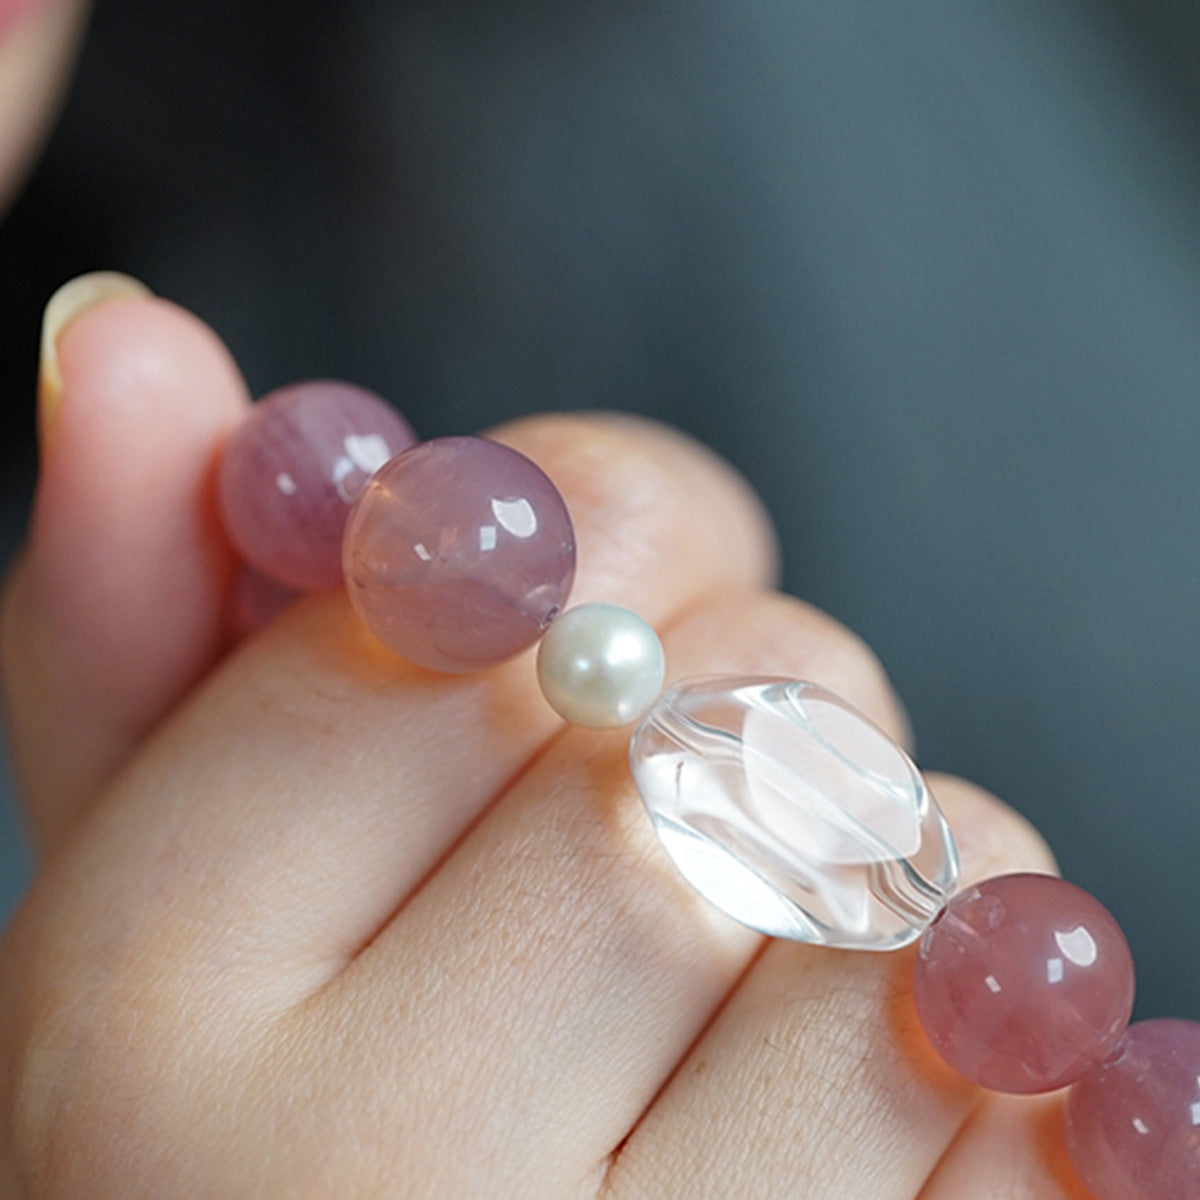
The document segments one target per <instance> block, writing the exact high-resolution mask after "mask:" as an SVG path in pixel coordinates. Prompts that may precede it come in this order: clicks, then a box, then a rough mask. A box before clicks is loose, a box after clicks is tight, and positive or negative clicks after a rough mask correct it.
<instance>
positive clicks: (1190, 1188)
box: [1067, 1020, 1200, 1200]
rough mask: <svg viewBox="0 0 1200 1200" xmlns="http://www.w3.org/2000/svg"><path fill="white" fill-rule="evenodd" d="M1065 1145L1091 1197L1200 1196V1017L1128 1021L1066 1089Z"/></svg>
mask: <svg viewBox="0 0 1200 1200" xmlns="http://www.w3.org/2000/svg"><path fill="white" fill-rule="evenodd" d="M1067 1150H1068V1152H1069V1153H1070V1155H1071V1161H1072V1162H1073V1163H1074V1164H1075V1169H1076V1171H1078V1172H1079V1176H1080V1178H1081V1179H1082V1180H1083V1181H1084V1183H1086V1184H1087V1186H1088V1188H1089V1190H1090V1191H1091V1193H1092V1195H1093V1196H1094V1197H1095V1200H1167V1198H1168V1197H1170V1200H1185V1198H1187V1197H1192V1198H1195V1197H1200V1025H1198V1024H1196V1022H1194V1021H1175V1020H1158V1021H1142V1022H1139V1023H1138V1024H1137V1025H1131V1026H1130V1027H1129V1029H1128V1030H1127V1031H1126V1033H1125V1036H1124V1037H1123V1038H1122V1039H1121V1041H1120V1042H1119V1043H1118V1044H1117V1048H1116V1049H1115V1050H1114V1051H1113V1052H1112V1053H1111V1054H1110V1055H1109V1056H1108V1058H1106V1059H1105V1060H1104V1062H1102V1063H1101V1064H1100V1065H1099V1066H1097V1067H1095V1068H1093V1070H1091V1071H1089V1072H1088V1073H1087V1074H1086V1075H1085V1076H1084V1077H1083V1078H1082V1079H1081V1080H1080V1081H1079V1082H1078V1083H1077V1084H1076V1085H1075V1086H1074V1087H1073V1088H1072V1089H1071V1092H1070V1095H1069V1096H1068V1098H1067Z"/></svg>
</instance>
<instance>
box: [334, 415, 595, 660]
mask: <svg viewBox="0 0 1200 1200" xmlns="http://www.w3.org/2000/svg"><path fill="white" fill-rule="evenodd" d="M342 560H343V568H344V571H345V576H346V586H347V589H348V590H349V592H350V599H351V600H352V601H353V603H354V607H355V608H356V609H357V610H358V613H359V616H361V617H362V619H363V621H364V622H365V623H366V625H367V627H368V628H369V629H370V630H371V631H372V633H374V634H375V636H376V637H377V638H379V640H380V641H381V642H383V643H384V645H386V646H388V647H390V648H391V649H392V650H394V651H395V652H396V653H397V654H399V655H400V656H401V657H403V658H406V659H408V661H409V662H413V663H418V664H420V665H421V666H424V667H430V668H432V669H433V670H435V671H460V672H461V671H475V670H479V669H480V668H482V667H487V666H491V665H492V664H493V663H496V662H499V661H501V660H502V659H505V658H509V657H511V656H512V655H514V654H517V653H518V652H520V651H521V650H524V649H526V647H528V646H531V645H533V643H534V642H535V641H537V639H538V638H539V637H540V636H541V635H542V633H543V632H544V630H545V629H546V627H547V626H548V625H549V624H550V622H551V621H552V620H553V619H554V618H555V617H556V616H557V615H558V614H559V613H560V612H561V611H562V608H563V606H564V605H565V604H566V601H567V596H568V594H569V593H570V590H571V582H572V580H573V579H574V576H575V533H574V530H573V528H572V526H571V518H570V515H569V513H568V512H567V506H566V504H565V503H564V502H563V498H562V496H560V495H559V493H558V489H557V488H556V487H555V486H554V484H553V483H551V482H550V480H549V479H548V478H547V477H546V475H545V474H544V473H543V472H542V471H541V470H540V469H539V468H538V467H537V466H535V465H534V464H533V463H532V462H530V461H529V459H527V458H526V457H525V456H524V455H522V454H518V453H517V452H516V451H515V450H510V449H509V448H508V447H507V446H502V445H500V444H499V443H498V442H490V441H487V440H486V439H484V438H470V437H450V438H437V439H435V440H433V441H429V442H422V443H421V444H420V445H419V446H414V447H413V448H412V449H411V450H409V451H407V452H406V453H404V454H401V455H400V456H399V457H397V458H394V459H392V461H391V462H389V463H388V464H387V465H386V466H385V467H383V468H382V469H381V470H380V471H377V472H376V473H375V474H374V475H373V476H372V477H371V479H370V481H369V482H368V483H367V485H366V487H364V488H363V491H362V494H361V495H360V496H359V498H358V501H357V502H356V504H355V505H354V508H353V509H352V510H351V513H350V518H349V520H348V521H347V523H346V534H345V541H344V545H343V553H342Z"/></svg>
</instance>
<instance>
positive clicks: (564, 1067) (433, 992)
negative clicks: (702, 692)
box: [308, 594, 902, 1196]
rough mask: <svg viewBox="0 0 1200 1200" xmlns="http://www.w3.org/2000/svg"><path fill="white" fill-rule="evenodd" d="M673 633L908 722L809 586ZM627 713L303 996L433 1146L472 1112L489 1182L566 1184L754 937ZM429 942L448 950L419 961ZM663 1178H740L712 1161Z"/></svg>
mask: <svg viewBox="0 0 1200 1200" xmlns="http://www.w3.org/2000/svg"><path fill="white" fill-rule="evenodd" d="M665 644H666V650H667V661H668V665H669V669H670V671H671V673H672V674H673V675H678V674H680V673H685V674H688V673H694V672H697V671H700V670H707V671H729V672H733V673H747V672H751V673H752V672H765V671H773V672H780V673H783V674H795V675H796V676H797V677H800V678H808V679H815V680H817V681H820V682H823V683H825V684H827V685H828V686H829V687H831V688H833V689H835V690H836V691H837V692H839V693H840V694H842V695H844V696H846V697H848V698H849V699H851V700H852V701H854V702H855V703H857V704H858V705H860V706H861V707H862V708H863V709H864V710H865V711H866V712H868V713H869V714H870V715H872V716H873V717H874V718H875V719H876V720H877V721H879V722H880V723H881V724H883V725H884V726H885V727H887V728H889V729H891V730H892V731H893V733H896V732H898V731H899V730H900V729H901V727H902V718H901V717H900V714H899V708H898V705H897V703H896V701H895V699H894V697H893V696H892V694H891V692H890V689H889V687H888V684H887V681H886V679H885V677H884V675H883V673H882V671H881V670H880V668H879V666H878V664H877V662H876V661H875V659H874V657H873V656H872V655H871V654H870V653H869V651H867V650H866V649H865V647H864V646H863V645H862V643H861V642H859V641H858V639H857V638H855V637H853V636H852V635H851V634H849V633H848V632H847V631H846V630H844V629H842V628H841V627H839V626H838V625H837V624H836V622H834V621H832V620H831V619H830V618H828V617H826V616H824V615H823V614H820V613H818V612H816V611H815V610H813V609H811V608H809V607H807V606H805V605H802V604H800V603H799V602H796V601H789V600H786V599H784V598H782V597H778V596H773V595H768V594H759V595H757V596H754V597H747V596H737V597H726V598H724V599H721V600H716V601H714V602H712V603H710V604H707V605H705V606H703V607H701V608H700V609H697V610H694V611H693V612H692V613H691V614H690V615H688V616H687V617H685V618H684V619H683V620H682V621H681V622H680V623H679V624H678V625H677V626H676V627H675V628H673V629H671V630H669V631H668V632H667V635H666V638H665ZM628 732H629V731H628V730H625V731H616V732H615V733H613V734H611V735H608V736H602V735H597V734H593V733H589V732H587V731H582V730H570V731H568V732H567V733H565V734H564V736H563V737H562V738H560V739H559V740H558V741H556V742H555V743H554V744H553V745H552V746H551V747H550V748H549V749H548V751H547V752H546V753H545V754H544V755H543V756H542V757H541V758H539V759H538V760H537V762H536V763H534V764H533V765H532V766H531V767H530V769H529V770H528V771H527V772H526V773H525V774H524V775H523V776H522V777H521V778H520V779H519V780H518V781H517V782H516V783H515V785H514V786H513V787H512V788H511V790H510V791H509V792H508V794H507V795H506V796H505V797H504V799H503V800H502V801H501V803H500V804H498V805H497V806H496V807H495V808H494V809H493V810H492V811H491V812H490V813H489V814H488V815H487V817H486V818H485V819H484V821H482V822H481V823H480V824H479V825H478V826H477V827H476V828H475V829H474V830H473V831H472V832H471V834H470V836H469V837H468V838H467V839H466V840H465V841H464V843H463V844H462V845H461V846H460V847H459V848H458V849H457V851H456V852H455V854H454V855H453V856H452V857H451V858H450V859H449V861H447V862H446V863H445V864H444V865H443V866H442V868H441V869H440V870H439V871H438V873H437V874H436V875H435V876H434V877H433V878H432V879H431V880H430V881H429V882H428V883H427V884H426V885H425V886H424V887H423V888H422V889H421V891H420V892H419V893H418V894H417V895H416V896H415V897H413V899H412V900H411V901H410V902H409V904H408V905H407V906H406V907H405V908H404V909H403V910H402V911H401V912H400V914H399V915H398V916H397V917H396V918H395V919H394V920H393V922H392V923H391V924H390V925H389V926H388V928H387V929H385V930H384V931H383V932H381V933H380V934H379V936H378V937H376V938H375V940H374V941H373V942H372V943H371V945H370V946H369V947H368V948H367V949H366V950H365V951H364V952H363V953H362V955H361V956H360V957H359V958H358V959H357V960H356V961H355V962H354V963H353V964H352V966H351V967H350V968H349V969H348V970H347V971H346V972H345V973H344V974H343V975H342V976H341V977H340V978H338V979H337V980H336V981H335V982H334V983H333V984H332V985H331V986H330V988H328V989H327V990H326V991H325V992H324V993H322V994H321V995H320V996H318V997H317V998H316V999H315V1001H314V1003H313V1005H312V1006H311V1008H310V1010H309V1012H308V1019H309V1020H310V1021H311V1023H312V1028H313V1029H314V1030H315V1029H318V1028H321V1027H325V1028H328V1027H330V1026H334V1027H338V1028H339V1029H341V1030H343V1031H346V1032H345V1033H344V1040H342V1041H340V1042H339V1049H338V1051H336V1053H337V1054H338V1058H339V1061H340V1063H341V1067H340V1069H341V1071H342V1073H343V1074H344V1076H345V1077H346V1078H354V1079H364V1080H370V1079H371V1078H372V1077H374V1078H377V1079H379V1080H383V1081H386V1080H387V1079H388V1078H389V1077H390V1076H391V1073H392V1072H395V1071H402V1072H403V1074H404V1078H405V1079H406V1080H407V1081H409V1083H410V1084H411V1085H412V1093H413V1095H414V1097H418V1098H419V1102H420V1103H421V1111H420V1112H415V1111H414V1112H406V1113H405V1114H404V1119H405V1120H406V1121H408V1122H411V1123H412V1124H413V1126H414V1127H416V1128H420V1129H422V1131H423V1136H428V1138H429V1141H430V1144H431V1145H434V1146H436V1145H445V1144H453V1143H454V1141H455V1140H456V1139H455V1133H454V1131H455V1130H457V1129H470V1130H472V1131H473V1133H472V1136H473V1137H474V1138H476V1139H478V1142H477V1144H478V1149H479V1151H480V1155H481V1157H482V1158H483V1159H484V1160H486V1161H487V1163H488V1170H489V1172H490V1175H489V1178H490V1180H491V1185H492V1186H491V1191H490V1193H489V1194H497V1195H566V1194H572V1189H573V1188H577V1187H578V1186H579V1183H580V1179H581V1178H583V1177H585V1176H586V1175H587V1174H588V1172H589V1171H590V1170H592V1169H594V1168H595V1167H596V1165H597V1164H598V1163H600V1162H602V1161H603V1160H604V1159H605V1158H606V1157H607V1155H608V1154H609V1152H610V1151H611V1149H612V1147H613V1146H614V1145H615V1144H616V1143H617V1142H619V1141H620V1140H621V1139H622V1138H623V1137H624V1136H625V1134H626V1133H627V1131H628V1130H629V1128H630V1127H631V1126H632V1125H633V1123H634V1122H635V1121H636V1120H637V1117H638V1115H639V1114H640V1113H641V1112H642V1110H643V1108H644V1107H645V1106H646V1105H647V1104H648V1103H649V1102H650V1100H651V1098H652V1097H653V1095H654V1093H655V1092H656V1091H657V1090H658V1088H659V1087H660V1086H661V1085H662V1083H663V1081H664V1079H666V1077H667V1076H668V1075H669V1074H670V1072H671V1070H672V1069H673V1067H674V1065H675V1063H676V1062H677V1061H678V1060H679V1058H680V1056H681V1055H683V1054H684V1053H685V1051H686V1049H687V1046H688V1045H689V1044H690V1042H691V1041H692V1040H693V1039H694V1038H695V1037H696V1035H697V1034H698V1033H699V1031H700V1030H701V1029H702V1028H703V1026H704V1025H705V1024H706V1023H707V1022H708V1020H709V1019H710V1017H711V1015H712V1012H713V1010H714V1009H715V1008H716V1007H717V1006H718V1005H719V1003H720V1002H721V999H722V997H723V996H724V995H725V994H726V993H727V992H728V990H729V988H730V987H731V986H732V984H733V983H734V981H735V980H736V979H737V977H738V976H739V974H740V973H741V972H742V971H743V970H744V969H745V966H746V964H747V962H748V961H749V960H750V958H751V957H752V956H753V955H754V953H755V952H756V950H757V948H758V946H759V944H760V939H759V938H758V937H757V936H756V935H754V934H752V933H751V932H749V931H748V930H746V929H745V928H743V927H742V926H740V925H736V924H734V923H733V922H732V921H730V920H729V919H728V918H726V917H724V916H722V915H721V914H720V913H718V912H717V911H716V910H715V909H713V908H712V907H711V906H709V905H708V904H707V903H705V902H704V901H703V900H702V899H700V897H699V896H698V895H697V894H696V893H694V892H693V891H692V890H691V889H690V888H689V887H688V885H687V884H686V883H684V882H683V880H682V879H681V877H680V876H679V875H678V874H677V873H676V871H675V870H674V868H673V867H672V866H671V864H670V863H669V861H668V860H667V859H666V856H665V854H664V853H663V851H662V850H661V847H659V845H658V843H657V840H656V838H655V835H654V833H653V831H652V829H651V826H650V823H649V821H648V819H647V818H646V815H645V813H644V812H643V810H642V807H641V803H640V801H639V799H638V798H637V795H636V793H635V791H634V788H633V783H632V779H631V776H630V773H629V767H628V762H627V745H628ZM421 961H426V962H431V963H434V964H436V965H435V966H434V967H433V968H432V969H431V970H428V971H414V970H413V969H412V964H414V963H417V962H421ZM381 997H386V1003H383V1004H381V1003H380V1002H379V998H381ZM369 1064H373V1066H371V1065H369ZM364 1086H369V1085H364ZM383 1086H385V1087H386V1086H387V1085H386V1082H385V1083H384V1084H383ZM432 1096H436V1097H437V1099H436V1103H434V1102H433V1100H432V1099H431V1097H432ZM368 1102H369V1103H370V1102H372V1101H371V1098H370V1097H368ZM550 1128H552V1129H554V1131H555V1137H554V1138H553V1139H547V1138H546V1136H545V1131H546V1130H547V1129H550ZM470 1166H471V1162H470V1161H468V1160H466V1159H457V1158H453V1157H452V1158H449V1159H447V1160H446V1161H444V1162H442V1163H441V1164H440V1165H438V1164H435V1165H434V1166H433V1167H432V1168H431V1169H433V1170H435V1172H436V1173H435V1175H433V1176H431V1177H430V1182H429V1183H428V1194H430V1195H466V1194H474V1193H472V1192H471V1184H470V1181H469V1179H467V1178H466V1177H465V1176H464V1175H462V1174H461V1171H462V1170H464V1169H469V1167H470ZM665 1194H670V1195H694V1196H701V1195H741V1194H743V1193H742V1192H741V1191H740V1190H739V1189H738V1188H737V1187H736V1186H734V1187H731V1188H729V1189H726V1190H724V1191H720V1190H718V1191H714V1190H711V1189H710V1188H709V1187H708V1186H707V1184H706V1183H705V1181H703V1180H698V1181H696V1183H695V1185H694V1186H693V1187H691V1188H690V1189H686V1188H685V1189H683V1190H681V1191H678V1192H675V1191H672V1192H669V1193H665ZM848 1194H849V1193H848Z"/></svg>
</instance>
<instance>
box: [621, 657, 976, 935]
mask: <svg viewBox="0 0 1200 1200" xmlns="http://www.w3.org/2000/svg"><path fill="white" fill-rule="evenodd" d="M629 754H630V761H631V763H632V766H633V774H634V778H635V780H636V782H637V786H638V790H639V791H640V792H641V795H642V799H643V801H644V802H645V805H646V809H647V811H648V812H649V814H650V819H651V820H652V821H653V823H654V827H655V829H656V830H657V832H658V836H659V838H660V839H661V840H662V843H663V845H664V847H665V848H666V850H667V853H668V854H669V855H670V856H671V858H672V860H673V861H674V862H675V865H676V866H677V867H678V868H679V870H680V871H681V872H682V873H683V875H684V876H685V877H686V878H687V879H688V881H689V882H690V883H691V884H692V885H693V886H694V887H695V888H696V889H697V890H698V891H699V892H700V893H701V894H702V895H703V896H704V897H705V898H706V899H708V900H709V901H711V902H712V903H713V904H715V905H716V906H717V907H718V908H719V909H721V910H722V911H723V912H725V913H727V914H728V915H729V916H731V917H733V918H734V919H735V920H737V921H740V922H741V923H742V924H744V925H748V926H750V928H752V929H757V930H758V931H759V932H761V933H765V934H768V935H769V936H771V937H780V938H789V939H792V940H794V941H801V942H811V943H814V944H817V945H823V946H838V947H843V948H848V949H856V950H894V949H897V948H899V947H901V946H905V945H908V944H909V943H910V942H912V941H915V940H916V939H917V938H918V937H919V936H920V935H921V933H922V931H923V930H924V929H925V928H926V926H928V925H929V923H930V922H931V921H932V920H933V918H934V917H935V916H936V915H937V913H938V912H939V911H940V910H941V908H942V907H943V906H944V904H945V903H946V901H947V899H948V898H949V896H950V893H951V892H952V891H953V890H954V885H955V883H956V881H957V879H958V853H957V851H956V849H955V845H954V838H953V836H952V834H951V832H950V827H949V825H948V824H947V823H946V819H945V817H944V816H943V815H942V812H941V810H940V809H939V808H938V806H937V802H936V801H935V800H934V798H933V796H932V795H931V794H930V792H929V790H928V788H927V787H926V786H925V782H924V780H923V779H922V778H921V773H920V771H918V770H917V767H916V766H915V764H914V763H913V762H912V760H911V759H910V758H909V757H908V755H907V754H905V753H904V751H903V750H902V749H901V748H900V747H899V746H897V745H896V743H895V742H893V741H892V740H891V738H889V737H888V736H887V734H885V733H884V732H883V731H882V730H881V729H879V728H878V727H877V726H876V725H874V724H873V723H872V722H871V721H870V720H869V719H868V718H866V717H865V716H863V715H862V713H860V712H858V710H857V709H855V708H853V707H851V706H850V705H849V704H847V703H846V702H845V701H844V700H842V699H841V698H840V697H838V696H836V695H834V694H833V693H832V692H830V691H828V690H827V689H825V688H823V687H821V686H819V685H818V684H814V683H806V682H802V681H799V680H792V679H764V678H737V677H728V676H726V677H715V678H703V679H688V680H683V681H681V682H680V683H678V684H676V685H674V686H673V687H671V688H668V689H667V691H665V692H663V694H662V695H661V696H660V697H659V699H658V700H657V702H656V703H655V705H654V707H653V708H651V709H650V711H649V712H648V713H647V714H646V716H645V718H644V719H643V720H642V722H641V724H640V725H639V726H638V728H637V730H636V731H635V733H634V735H633V738H632V740H631V742H630V750H629Z"/></svg>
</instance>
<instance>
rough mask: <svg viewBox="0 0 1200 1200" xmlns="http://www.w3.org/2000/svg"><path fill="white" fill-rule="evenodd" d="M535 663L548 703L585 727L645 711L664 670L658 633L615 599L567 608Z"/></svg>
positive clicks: (624, 721) (612, 723) (610, 724)
mask: <svg viewBox="0 0 1200 1200" xmlns="http://www.w3.org/2000/svg"><path fill="white" fill-rule="evenodd" d="M537 665H538V683H539V684H540V685H541V688H542V694H543V695H544V696H545V697H546V700H547V702H548V703H549V705H550V707H551V708H552V709H554V711H555V712H556V713H558V715H559V716H560V717H565V718H566V719H567V720H568V721H570V722H571V724H572V725H582V726H584V727H585V728H587V729H613V728H616V727H617V726H619V725H628V724H629V722H630V721H636V720H637V719H638V718H639V717H641V716H643V715H645V713H646V711H647V710H648V709H649V708H650V706H651V705H652V704H653V703H654V701H655V700H656V699H657V698H658V694H659V692H661V691H662V685H663V675H664V673H665V671H666V660H665V658H664V656H663V648H662V643H661V642H660V641H659V640H658V634H656V633H655V632H654V629H653V628H652V627H651V626H650V624H649V623H648V622H647V621H644V620H643V619H642V618H641V617H639V616H638V615H637V613H635V612H630V610H629V609H627V608H621V607H620V606H618V605H616V604H581V605H580V606H579V607H578V608H571V609H568V610H567V611H566V612H565V613H563V615H562V616H561V617H559V618H558V619H557V620H556V621H555V622H554V624H553V625H551V626H550V628H549V630H547V632H546V636H545V637H544V638H543V639H542V644H541V645H540V646H539V647H538V663H537Z"/></svg>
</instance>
